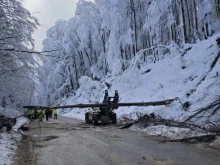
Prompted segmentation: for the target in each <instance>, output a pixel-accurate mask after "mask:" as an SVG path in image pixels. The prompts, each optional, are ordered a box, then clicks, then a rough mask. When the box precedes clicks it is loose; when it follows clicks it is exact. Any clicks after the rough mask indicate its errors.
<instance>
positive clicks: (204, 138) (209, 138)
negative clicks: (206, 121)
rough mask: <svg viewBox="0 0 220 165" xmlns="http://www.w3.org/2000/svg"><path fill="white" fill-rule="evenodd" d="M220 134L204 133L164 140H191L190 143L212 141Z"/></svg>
mask: <svg viewBox="0 0 220 165" xmlns="http://www.w3.org/2000/svg"><path fill="white" fill-rule="evenodd" d="M219 135H220V134H215V135H203V136H194V137H189V138H182V139H172V140H164V142H167V141H168V142H189V143H211V142H213V141H214V140H215V139H216V137H217V136H219Z"/></svg>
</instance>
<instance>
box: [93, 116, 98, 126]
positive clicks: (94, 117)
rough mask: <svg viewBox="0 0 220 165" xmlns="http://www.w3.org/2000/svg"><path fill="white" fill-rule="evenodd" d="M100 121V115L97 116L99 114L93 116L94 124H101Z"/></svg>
mask: <svg viewBox="0 0 220 165" xmlns="http://www.w3.org/2000/svg"><path fill="white" fill-rule="evenodd" d="M98 121H99V120H98V117H97V116H93V124H94V125H98V124H99V122H98Z"/></svg>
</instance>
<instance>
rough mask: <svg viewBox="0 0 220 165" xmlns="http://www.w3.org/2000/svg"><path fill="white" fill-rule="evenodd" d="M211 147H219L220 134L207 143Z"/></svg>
mask: <svg viewBox="0 0 220 165" xmlns="http://www.w3.org/2000/svg"><path fill="white" fill-rule="evenodd" d="M209 145H210V146H211V147H213V148H218V149H220V136H218V137H217V138H216V139H215V140H214V141H213V142H212V143H210V144H209Z"/></svg>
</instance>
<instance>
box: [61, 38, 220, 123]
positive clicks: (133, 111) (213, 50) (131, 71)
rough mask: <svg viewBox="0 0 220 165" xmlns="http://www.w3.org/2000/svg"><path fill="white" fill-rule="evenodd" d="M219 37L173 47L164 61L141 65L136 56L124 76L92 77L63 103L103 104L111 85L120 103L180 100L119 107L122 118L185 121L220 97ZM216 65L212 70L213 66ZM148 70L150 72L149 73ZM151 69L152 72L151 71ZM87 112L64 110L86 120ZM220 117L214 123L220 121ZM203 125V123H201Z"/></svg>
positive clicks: (119, 115) (64, 113)
mask: <svg viewBox="0 0 220 165" xmlns="http://www.w3.org/2000/svg"><path fill="white" fill-rule="evenodd" d="M218 37H220V34H217V35H215V36H213V37H211V38H209V39H208V40H205V41H201V42H198V43H197V44H193V45H186V46H185V48H184V49H183V50H178V49H176V48H175V47H169V48H170V53H169V54H167V55H165V56H164V57H163V58H162V59H161V60H159V61H156V62H155V63H153V62H150V61H148V62H144V63H143V62H142V63H140V64H139V66H140V67H138V66H137V61H138V60H137V59H138V58H139V57H136V59H134V60H133V61H132V63H131V65H130V67H129V68H128V69H127V70H126V71H125V72H123V73H122V74H121V75H117V76H114V77H113V76H111V75H109V76H108V77H107V78H106V79H105V80H104V81H92V80H91V79H90V78H89V77H82V78H81V80H80V88H79V89H78V90H77V91H76V93H75V95H72V96H71V97H69V98H67V99H63V100H62V101H61V104H63V105H68V104H76V103H95V102H101V101H102V99H103V96H104V90H106V89H107V86H106V85H105V84H104V83H105V82H108V83H110V84H111V87H110V89H108V90H109V95H114V90H118V92H119V96H120V100H119V102H140V101H145V102H148V101H159V100H164V99H170V98H176V97H178V98H179V100H177V101H175V102H174V103H173V104H172V105H170V106H155V107H152V106H149V107H119V108H118V109H117V110H116V112H117V115H118V117H121V116H127V117H130V118H133V119H136V118H137V117H138V115H137V114H140V113H142V114H146V113H152V112H154V113H155V114H157V115H160V116H161V117H163V118H173V119H175V120H178V121H183V120H184V119H185V118H186V116H188V115H190V114H192V113H193V112H194V111H195V110H198V109H199V108H202V107H205V106H207V105H208V104H210V103H212V102H213V101H214V100H215V99H217V97H219V96H220V59H219V60H218V61H217V62H216V63H215V65H214V61H215V59H216V58H217V57H218V56H219V55H218V54H219V52H220V48H219V46H218V45H217V43H216V39H217V38H218ZM211 66H212V67H211ZM147 70H148V71H147ZM149 70H150V71H149ZM180 102H181V103H184V102H189V103H190V107H189V108H188V109H187V110H184V109H183V107H182V104H181V103H180ZM85 111H86V110H82V109H68V110H60V112H61V113H62V114H63V115H64V116H69V117H77V118H81V119H83V118H84V113H85ZM218 116H219V115H218V114H216V115H215V117H214V118H213V119H212V120H215V121H216V120H218V121H219V120H220V119H219V118H218ZM199 121H200V122H201V121H202V120H199Z"/></svg>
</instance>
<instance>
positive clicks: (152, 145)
mask: <svg viewBox="0 0 220 165" xmlns="http://www.w3.org/2000/svg"><path fill="white" fill-rule="evenodd" d="M39 126H40V127H41V129H40V127H39ZM28 133H29V135H30V136H29V138H26V139H24V140H23V141H21V143H20V144H19V149H18V150H17V153H16V154H17V155H16V161H15V162H16V163H15V164H17V165H18V164H19V165H26V164H36V165H55V164H56V165H64V164H65V165H74V164H77V165H91V164H96V165H132V164H145V165H146V164H147V165H151V164H152V165H154V164H155V165H157V164H158V165H159V164H166V165H169V164H173V165H187V164H188V165H194V164H195V165H198V164H202V165H206V164H207V165H217V164H219V162H220V156H219V155H220V151H219V150H214V149H211V148H209V147H206V146H205V145H202V144H196V145H194V144H193V145H192V144H187V143H170V142H167V143H161V140H162V138H158V137H152V136H147V135H146V134H145V133H143V132H141V133H140V132H135V131H130V130H127V129H123V130H122V129H118V128H117V127H116V126H113V125H100V126H97V127H95V126H93V125H87V124H84V122H83V121H81V120H76V119H70V118H64V117H60V116H59V117H58V120H53V119H50V121H49V122H45V121H44V122H43V123H42V124H41V125H39V124H38V123H37V122H35V123H32V124H31V130H30V131H29V132H28ZM30 137H31V138H30Z"/></svg>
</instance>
